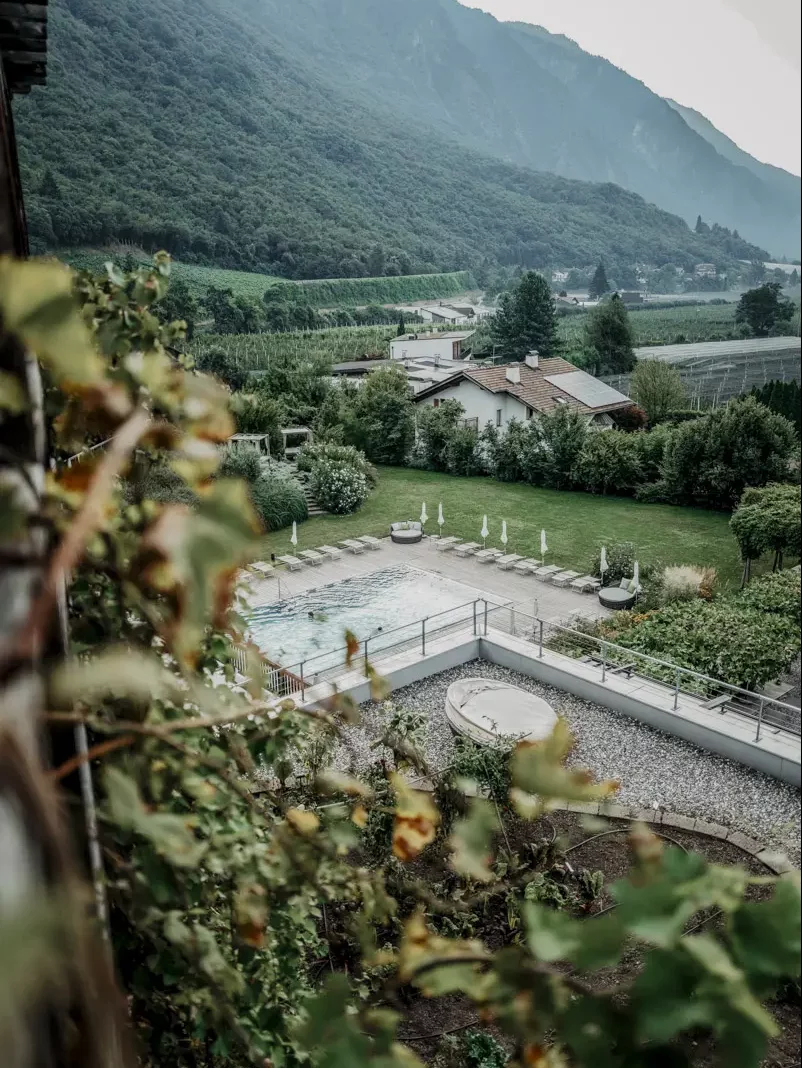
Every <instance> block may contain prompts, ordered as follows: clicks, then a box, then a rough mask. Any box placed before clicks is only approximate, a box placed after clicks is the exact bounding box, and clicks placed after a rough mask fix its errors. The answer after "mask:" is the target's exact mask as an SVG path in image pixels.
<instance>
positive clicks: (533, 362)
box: [525, 349, 540, 371]
mask: <svg viewBox="0 0 802 1068" xmlns="http://www.w3.org/2000/svg"><path fill="white" fill-rule="evenodd" d="M525 363H526V366H527V367H531V368H532V370H533V371H536V370H537V369H538V366H539V364H540V356H539V355H538V351H537V349H532V350H531V352H528V353H527V354H526V360H525Z"/></svg>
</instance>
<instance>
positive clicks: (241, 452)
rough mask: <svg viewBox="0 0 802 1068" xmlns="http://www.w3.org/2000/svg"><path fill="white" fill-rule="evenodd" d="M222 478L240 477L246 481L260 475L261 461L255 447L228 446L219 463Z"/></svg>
mask: <svg viewBox="0 0 802 1068" xmlns="http://www.w3.org/2000/svg"><path fill="white" fill-rule="evenodd" d="M220 474H221V476H222V477H223V478H242V479H244V480H245V481H246V482H251V483H252V482H256V481H257V480H258V479H260V478H261V477H262V474H263V471H262V463H261V460H260V459H259V453H258V452H257V451H256V449H249V448H247V447H241V448H233V447H231V446H229V447H228V448H227V449H226V450H225V453H224V455H223V459H222V461H221V463H220Z"/></svg>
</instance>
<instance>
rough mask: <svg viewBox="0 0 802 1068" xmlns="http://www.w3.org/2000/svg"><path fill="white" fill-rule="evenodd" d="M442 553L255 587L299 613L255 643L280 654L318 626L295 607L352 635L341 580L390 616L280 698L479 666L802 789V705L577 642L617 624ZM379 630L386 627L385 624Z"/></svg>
mask: <svg viewBox="0 0 802 1068" xmlns="http://www.w3.org/2000/svg"><path fill="white" fill-rule="evenodd" d="M435 544H436V543H435V542H433V541H424V542H422V543H420V544H418V545H413V546H394V545H392V544H391V543H390V542H387V541H386V542H384V543H383V547H382V549H381V550H380V551H379V552H370V553H368V552H365V553H363V554H361V555H358V556H355V557H349V558H347V559H346V558H341V559H338V560H336V561H335V562H334V563H333V565H332V566H331V568H330V569H329V574H328V575H327V576H326V577H327V578H328V579H329V580H330V582H329V583H327V582H326V579H325V578H323V569H322V568H315V569H314V571H313V570H312V569H309V570H307V571H306V572H303V571H302V572H299V573H293V574H292V575H291V576H285V575H283V574H279V575H277V576H271V577H269V578H266V579H259V580H256V581H255V582H254V583H253V585H252V586H251V588H250V591H249V600H250V603H251V606H252V608H253V609H254V612H255V616H258V613H259V609H260V608H267V609H268V610H270V608H271V606H276V605H277V604H281V602H285V603H286V607H287V608H288V614H285V615H284V616H283V618H281V619H274V620H273V623H274V624H279V628H278V629H277V630H276V629H274V630H273V631H272V632H269V631H268V632H267V633H265V632H263V633H262V634H261V635H260V634H258V633H257V641H258V642H259V644H261V645H262V646H263V649H264V651H265V652H266V653H267V655H268V656H269V655H271V644H272V642H271V638H270V634H271V633H272V634H273V635H282V634H286V633H292V631H293V629H294V628H301V629H303V627H304V625H305V624H306V619H304V618H303V617H305V616H306V615H307V614H308V616H309V617H310V619H313V617H314V615H315V612H314V611H311V610H310V611H308V613H307V608H309V605H308V604H307V602H306V601H303V603H302V604H300V605H299V607H298V609H296V608H295V607H294V602H295V601H296V599H298V598H304V597H309V596H310V595H316V596H317V597H318V599H319V603H318V604H317V605H315V608H316V609H317V610H320V609H321V608H322V609H323V611H324V612H325V610H326V609H327V608H330V609H331V611H332V613H333V623H332V624H330V625H329V626H330V627H331V626H334V628H335V630H336V628H337V627H338V626H339V629H340V632H343V631H344V629H345V625H346V624H345V623H344V622H343V621H342V620H341V608H340V606H341V605H342V604H343V603H345V604H346V605H348V604H349V593H350V592H351V589H352V588H351V587H350V586H349V583H348V582H346V581H343V580H346V579H351V580H356V581H357V582H361V583H362V584H363V585H364V584H365V580H367V585H368V586H370V584H371V583H374V584H376V586H377V587H379V588H380V594H379V597H378V603H379V605H380V606H382V607H381V608H380V609H379V614H378V615H377V614H376V609H375V606H374V608H373V610H372V614H371V615H369V616H368V617H359V616H357V617H355V621H354V622H353V623H352V622H351V620H349V621H348V624H347V625H348V626H349V629H351V630H352V631H353V633H354V635H355V638H356V639H357V644H356V646H355V647H352V648H351V650H350V655H349V656H346V650H345V648H344V647H342V642H343V639H342V638H340V640H339V642H337V641H333V640H332V639H333V638H335V633H334V631H332V630H331V629H329V631H328V632H326V633H325V638H326V639H327V640H326V642H325V647H323V646H322V645H321V643H319V642H318V643H315V642H314V641H313V642H312V643H311V644H310V643H309V642H308V640H307V638H304V641H305V642H306V644H303V645H301V646H300V647H299V648H296V649H294V650H292V651H293V652H295V653H296V654H297V659H293V658H290V657H284V658H282V659H281V660H280V662H279V663H278V664H276V665H275V667H274V668H273V669H271V672H270V676H271V677H270V678H269V680H267V683H266V684H267V686H268V688H269V689H272V690H274V691H275V692H280V693H284V694H294V695H300V698H301V700H302V701H303V702H305V703H307V704H308V703H314V702H316V701H320V700H325V699H326V698H327V697H328V696H329V695H330V694H331V692H332V688H333V687H336V688H337V690H339V691H340V692H343V691H345V692H348V693H350V694H351V696H352V697H353V698H354V699H355V700H357V701H364V700H367V699H368V698H369V696H370V681H369V673H368V670H367V669H368V665H369V664H370V665H372V667H373V668H375V669H376V670H378V671H379V673H380V674H381V675H382V676H383V677H385V678H386V679H387V680H388V681H389V682H390V684H391V685H392V686H393V688H394V689H395V688H397V687H403V686H407V685H410V684H412V683H419V682H421V681H422V680H425V679H427V678H429V677H431V676H433V675H437V674H438V673H440V672H441V671H443V670H446V669H451V668H454V667H456V666H459V665H463V664H466V663H468V662H469V661H472V660H475V659H477V658H478V659H481V660H483V661H485V662H488V663H493V664H498V665H500V666H503V667H506V668H509V669H513V670H515V671H517V672H518V673H520V674H522V675H524V676H526V677H528V678H530V679H535V680H537V681H538V682H540V683H542V684H544V685H550V686H555V687H557V688H558V689H559V690H561V691H563V692H565V693H568V694H573V695H574V696H575V697H577V698H579V699H581V700H584V701H589V702H591V703H592V704H594V705H596V706H601V707H605V708H607V709H609V710H610V711H612V712H614V713H615V714H616V715H617V716H619V718H622V719H623V720H624V721H629V722H631V721H634V722H637V723H640V724H642V725H645V726H649V727H651V728H654V729H657V730H658V731H660V732H663V733H665V734H667V735H671V736H673V737H674V738H678V739H684V740H685V741H686V742H689V743H691V744H692V745H694V746H696V747H698V748H699V749H700V750H706V751H707V752H712V753H717V754H719V756H722V757H724V758H726V759H728V760H733V761H736V762H738V763H739V764H742V765H744V766H747V767H750V768H753V769H756V770H758V771H761V772H764V773H766V774H768V775H771V776H773V777H775V778H778V779H781V780H784V781H786V782H789V783H792V784H794V785H799V783H800V777H801V772H802V759H801V758H800V740H799V739H800V711H799V709H798V708H796V707H794V706H791V705H787V704H784V703H783V702H781V701H777V700H775V699H773V698H772V697H770V696H769V695H767V694H762V695H755V694H752V693H748V692H747V691H742V690H739V689H738V688H737V687H733V686H728V685H726V684H724V683H721V682H719V681H718V680H714V679H711V678H707V677H705V676H702V675H699V674H698V673H695V672H692V671H688V670H686V669H683V668H680V667H678V666H677V665H673V664H670V663H666V662H663V661H659V660H656V659H654V658H652V657H649V656H645V655H643V654H640V653H633V652H631V651H628V650H623V649H619V648H618V647H617V646H615V645H614V644H612V643H610V642H607V641H602V640H599V639H596V638H590V637H588V636H585V635H580V634H577V632H576V630H575V629H573V628H571V627H566V626H565V625H564V624H565V623H570V622H572V621H573V622H576V621H578V620H580V619H582V618H586V619H587V618H598V617H600V616H602V615H605V614H606V610H605V609H603V608H602V607H601V606H600V605H599V603H598V600H597V599H596V598H595V597H593V596H592V595H591V596H589V595H587V594H581V593H576V592H574V591H572V590H570V589H567V588H555V587H552V586H550V585H548V584H545V583H543V582H542V581H539V580H538V579H536V578H534V577H533V576H527V575H518V574H511V573H510V572H507V571H501V570H499V569H498V568H496V567H494V565H492V564H491V565H489V566H485V567H482V566H481V565H479V564H478V563H477V562H476V561H475V560H472V559H471V558H470V557H468V558H467V559H465V560H463V559H459V558H457V557H456V556H455V555H454V554H453V552H437V551H436V549H435ZM410 565H413V568H410ZM405 569H407V570H412V569H414V571H415V572H416V573H417V576H419V579H420V580H422V581H418V582H417V585H416V586H415V587H414V589H413V590H412V602H411V604H410V603H409V597H407V598H406V600H407V604H406V606H403V605H401V606H399V604H398V603H397V601H396V596H395V593H394V588H393V575H394V574H395V572H396V571H397V572H398V573H401V574H403V573H404V572H405ZM388 576H389V581H388ZM321 579H323V581H321ZM338 580H339V581H338ZM444 583H445V584H447V586H448V593H449V596H450V600H447V601H446V602H443V601H442V600H438V599H437V596H438V594H437V587H438V585H443V584H444ZM343 593H344V600H343ZM471 593H473V594H474V596H473V598H471ZM463 595H464V597H465V599H464V600H463V599H462V597H463ZM353 600H354V598H353V597H350V602H353ZM382 613H383V614H382ZM378 621H381V623H382V625H380V626H377V625H376V624H377V622H378ZM327 623H328V620H327ZM360 624H361V626H360ZM312 627H313V629H314V622H313V623H312ZM438 714H439V715H442V710H440V713H438Z"/></svg>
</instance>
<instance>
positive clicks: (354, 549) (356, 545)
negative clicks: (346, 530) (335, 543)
mask: <svg viewBox="0 0 802 1068" xmlns="http://www.w3.org/2000/svg"><path fill="white" fill-rule="evenodd" d="M340 545H342V547H343V549H347V550H348V551H349V552H350V553H355V554H356V553H363V552H364V551H365V550H366V549H367V545H365V544H364V543H363V542H361V541H354V539H353V538H346V539H345V541H341V542H340Z"/></svg>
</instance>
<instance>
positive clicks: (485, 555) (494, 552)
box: [474, 549, 504, 564]
mask: <svg viewBox="0 0 802 1068" xmlns="http://www.w3.org/2000/svg"><path fill="white" fill-rule="evenodd" d="M503 555H504V554H503V553H502V552H501V550H500V549H480V550H479V552H478V553H476V555H475V556H474V560H478V561H479V563H480V564H489V563H490V561H491V560H495V559H496V558H497V557H499V556H503Z"/></svg>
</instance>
